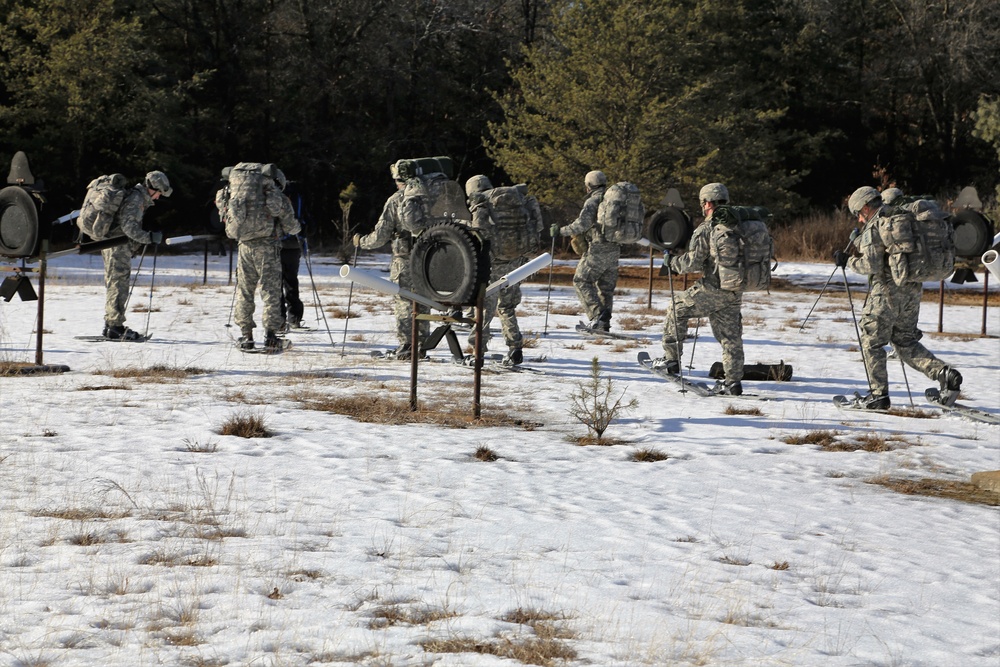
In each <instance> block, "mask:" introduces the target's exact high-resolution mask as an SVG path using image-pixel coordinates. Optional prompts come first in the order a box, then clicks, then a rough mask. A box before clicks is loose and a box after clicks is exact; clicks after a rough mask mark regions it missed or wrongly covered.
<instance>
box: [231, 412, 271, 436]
mask: <svg viewBox="0 0 1000 667" xmlns="http://www.w3.org/2000/svg"><path fill="white" fill-rule="evenodd" d="M219 435H235V436H237V437H240V438H270V437H271V436H272V435H273V433H271V431H269V430H268V428H267V423H266V421H265V419H264V415H262V414H260V413H258V412H252V411H242V412H238V413H236V414H234V415H232V416H231V417H229V418H228V419H226V421H224V422H222V426H220V427H219Z"/></svg>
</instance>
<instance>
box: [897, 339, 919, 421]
mask: <svg viewBox="0 0 1000 667" xmlns="http://www.w3.org/2000/svg"><path fill="white" fill-rule="evenodd" d="M896 354H897V355H898V354H899V350H896ZM899 367H900V368H901V369H903V382H904V383H905V384H906V395H907V396H909V397H910V407H911V408H912V407H916V406H914V405H913V393H912V392H910V380H909V379H908V378H907V377H906V364H904V363H903V357H899Z"/></svg>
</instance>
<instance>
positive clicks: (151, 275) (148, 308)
mask: <svg viewBox="0 0 1000 667" xmlns="http://www.w3.org/2000/svg"><path fill="white" fill-rule="evenodd" d="M157 245H159V244H154V245H153V270H152V271H150V273H149V304H148V305H147V306H146V331H145V332H143V334H142V335H143V336H144V337H147V338H148V337H149V316H150V314H152V312H153V283H154V282H156V250H157Z"/></svg>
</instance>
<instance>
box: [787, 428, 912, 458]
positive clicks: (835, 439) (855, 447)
mask: <svg viewBox="0 0 1000 667" xmlns="http://www.w3.org/2000/svg"><path fill="white" fill-rule="evenodd" d="M842 435H843V434H841V433H839V432H838V431H810V432H808V433H806V434H804V435H800V436H798V435H789V436H785V437H784V438H782V442H784V443H786V444H789V445H818V446H819V447H820V449H822V450H823V451H826V452H858V451H865V452H873V453H881V452H890V451H893V450H896V449H902V448H904V447H910V446H912V445H913V444H914V443H911V442H908V441H907V440H905V439H904V438H903V437H902V436H900V435H898V434H889V435H883V434H880V433H875V432H868V433H862V434H861V435H856V436H853V437H849V438H848V437H844V438H841V436H842Z"/></svg>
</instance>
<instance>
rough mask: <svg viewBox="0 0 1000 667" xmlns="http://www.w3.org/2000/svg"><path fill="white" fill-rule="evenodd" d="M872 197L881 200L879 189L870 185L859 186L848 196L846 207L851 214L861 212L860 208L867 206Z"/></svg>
mask: <svg viewBox="0 0 1000 667" xmlns="http://www.w3.org/2000/svg"><path fill="white" fill-rule="evenodd" d="M873 199H878V200H879V201H880V202H881V201H882V195H880V194H879V191H878V190H876V189H875V188H873V187H870V186H867V185H866V186H864V187H860V188H858V189H857V190H855V191H854V194H852V195H851V196H850V198H849V199H848V200H847V208H848V210H850V212H851V215H855V216H856V215H858V214H859V213H861V209H863V208H864V207H865V206H867V205H868V204H869V203H871V201H872V200H873Z"/></svg>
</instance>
